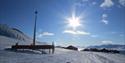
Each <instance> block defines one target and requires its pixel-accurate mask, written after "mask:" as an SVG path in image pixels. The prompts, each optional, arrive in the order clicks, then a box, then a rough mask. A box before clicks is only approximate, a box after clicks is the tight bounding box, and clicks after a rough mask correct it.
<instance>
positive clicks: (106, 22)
mask: <svg viewBox="0 0 125 63" xmlns="http://www.w3.org/2000/svg"><path fill="white" fill-rule="evenodd" d="M107 17H108V14H102V20H101V22H102V23H104V24H108V23H109V21H108V20H107Z"/></svg>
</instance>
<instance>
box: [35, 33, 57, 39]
mask: <svg viewBox="0 0 125 63" xmlns="http://www.w3.org/2000/svg"><path fill="white" fill-rule="evenodd" d="M53 35H55V34H54V33H50V32H42V33H39V34H37V37H39V38H40V37H43V36H53Z"/></svg>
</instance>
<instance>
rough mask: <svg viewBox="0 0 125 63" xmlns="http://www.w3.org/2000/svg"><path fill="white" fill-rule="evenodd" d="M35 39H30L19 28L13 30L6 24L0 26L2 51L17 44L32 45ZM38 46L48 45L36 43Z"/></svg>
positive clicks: (0, 46)
mask: <svg viewBox="0 0 125 63" xmlns="http://www.w3.org/2000/svg"><path fill="white" fill-rule="evenodd" d="M32 42H33V39H32V38H30V37H28V36H27V35H26V34H24V33H23V32H22V31H20V30H19V29H17V28H11V27H9V26H8V25H6V24H0V49H1V48H2V49H4V48H6V47H10V46H12V45H14V44H15V43H19V44H22V45H30V44H32ZM36 44H47V42H39V41H36Z"/></svg>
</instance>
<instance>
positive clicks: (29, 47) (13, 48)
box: [11, 11, 55, 53]
mask: <svg viewBox="0 0 125 63" xmlns="http://www.w3.org/2000/svg"><path fill="white" fill-rule="evenodd" d="M37 13H38V12H37V11H35V25H34V35H33V43H32V45H18V43H16V44H15V45H12V46H11V49H12V50H17V49H32V50H38V49H49V53H50V49H52V53H54V51H55V46H54V43H52V45H36V44H35V42H36V21H37Z"/></svg>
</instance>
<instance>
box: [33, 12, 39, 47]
mask: <svg viewBox="0 0 125 63" xmlns="http://www.w3.org/2000/svg"><path fill="white" fill-rule="evenodd" d="M37 13H38V12H37V11H35V23H34V35H33V45H35V41H36V21H37Z"/></svg>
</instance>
